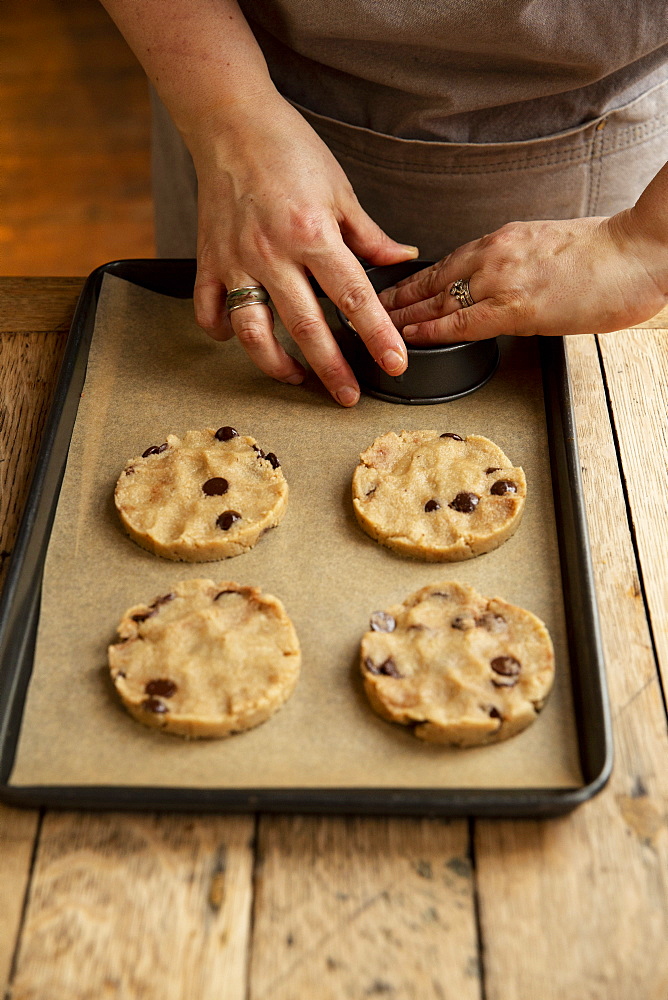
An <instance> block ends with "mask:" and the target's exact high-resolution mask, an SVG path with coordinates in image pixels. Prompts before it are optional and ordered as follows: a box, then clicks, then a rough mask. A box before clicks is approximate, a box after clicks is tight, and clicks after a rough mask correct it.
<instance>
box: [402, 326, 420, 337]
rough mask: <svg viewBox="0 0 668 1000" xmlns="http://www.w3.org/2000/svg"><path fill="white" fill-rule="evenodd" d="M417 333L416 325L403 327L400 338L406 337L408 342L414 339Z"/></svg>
mask: <svg viewBox="0 0 668 1000" xmlns="http://www.w3.org/2000/svg"><path fill="white" fill-rule="evenodd" d="M417 332H418V328H417V325H415V326H405V327H404V328H403V330H402V331H401V333H402V336H404V337H407V338H408V340H410V339H411V337H414V336H415V335H416V333H417Z"/></svg>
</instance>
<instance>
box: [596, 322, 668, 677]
mask: <svg viewBox="0 0 668 1000" xmlns="http://www.w3.org/2000/svg"><path fill="white" fill-rule="evenodd" d="M600 345H601V356H602V358H603V363H604V368H605V377H606V381H607V385H608V392H609V394H610V400H611V403H612V407H613V412H614V415H615V428H616V431H617V442H618V447H619V452H620V456H621V460H622V470H623V475H624V480H625V483H626V490H627V494H628V500H629V504H630V506H631V516H632V520H633V527H634V532H635V539H636V544H637V546H638V553H639V555H640V564H641V566H642V576H643V586H644V590H645V595H646V597H647V604H648V607H649V613H650V619H651V623H652V633H653V637H654V642H655V644H656V652H657V655H658V658H659V664H660V668H661V673H662V676H663V682H664V688H665V690H667V691H668V546H666V545H665V544H663V545H661V544H657V540H658V539H661V540H662V541H665V538H666V529H668V330H625V331H623V332H620V333H616V334H608V335H607V336H605V337H601V338H600ZM648 459H651V460H648Z"/></svg>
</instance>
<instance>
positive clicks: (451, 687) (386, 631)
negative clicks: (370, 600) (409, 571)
mask: <svg viewBox="0 0 668 1000" xmlns="http://www.w3.org/2000/svg"><path fill="white" fill-rule="evenodd" d="M360 665H361V670H362V675H363V677H364V688H365V691H366V693H367V696H368V698H369V701H370V702H371V706H372V707H373V709H374V711H376V712H377V713H378V715H381V716H382V717H383V718H384V719H389V720H390V721H391V722H399V723H402V724H403V725H405V726H412V727H413V732H414V733H415V735H416V736H418V737H420V739H423V740H428V741H430V742H433V743H446V744H450V745H451V746H459V747H470V746H476V745H478V744H482V743H494V742H497V741H498V740H504V739H506V738H507V737H508V736H513V735H514V734H515V733H519V732H520V731H521V730H522V729H525V728H526V726H528V725H529V724H530V723H531V722H533V720H534V719H535V718H536V715H537V714H538V712H540V710H541V708H542V707H543V704H544V702H545V699H546V697H547V695H548V693H549V691H550V688H551V686H552V681H553V678H554V652H553V649H552V641H551V639H550V635H549V632H548V631H547V629H546V627H545V625H544V624H543V623H542V622H541V621H540V619H539V618H537V617H536V616H535V615H534V614H532V613H531V612H530V611H526V610H525V609H524V608H519V607H516V606H515V605H513V604H508V602H507V601H503V600H501V598H498V597H494V598H491V599H490V598H486V597H481V596H480V594H478V593H476V591H475V590H474V589H473V588H472V587H468V586H464V585H463V584H459V583H452V582H448V583H440V584H435V585H433V586H429V587H423V588H422V590H418V591H417V593H415V594H413V595H412V596H411V597H408V598H407V599H406V600H405V601H404V603H403V604H400V605H398V606H396V607H391V608H389V609H388V610H387V611H376V612H375V613H374V614H373V615H372V616H371V622H370V631H369V632H367V633H366V634H365V635H364V637H363V639H362V644H361V660H360Z"/></svg>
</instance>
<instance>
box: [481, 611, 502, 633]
mask: <svg viewBox="0 0 668 1000" xmlns="http://www.w3.org/2000/svg"><path fill="white" fill-rule="evenodd" d="M476 625H477V626H478V627H479V628H484V629H487V631H488V632H505V630H506V629H507V627H508V623H507V622H506V619H505V618H503V617H502V616H501V615H495V614H494V612H493V611H485V612H484V614H482V615H480V617H479V618H476Z"/></svg>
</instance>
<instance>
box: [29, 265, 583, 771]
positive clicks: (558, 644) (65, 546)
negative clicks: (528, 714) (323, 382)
mask: <svg viewBox="0 0 668 1000" xmlns="http://www.w3.org/2000/svg"><path fill="white" fill-rule="evenodd" d="M328 315H329V316H330V318H331V321H332V323H333V324H335V323H336V318H335V316H334V313H333V310H332V311H331V312H330V313H329V314H328ZM282 336H283V337H284V338H285V332H284V331H283V332H282ZM285 340H286V343H287V338H285ZM223 424H231V425H232V426H234V427H236V428H237V429H238V431H239V432H240V433H241V434H244V433H248V434H251V435H252V436H253V437H255V438H256V440H258V442H259V443H260V446H261V447H262V448H264V449H265V451H273V452H275V453H276V454H277V455H278V456H279V458H280V460H281V463H282V467H283V471H284V473H285V476H286V478H287V480H288V482H289V485H290V500H289V506H288V512H287V514H286V517H285V519H284V521H283V523H282V524H281V525H280V526H279V527H278V528H277V529H275V530H273V531H271V532H270V533H269V534H267V535H266V536H264V537H263V538H262V539H261V540H260V542H259V543H258V545H257V546H256V547H255V548H254V549H253V550H252V551H251V552H250V553H247V554H245V555H242V556H237V557H235V558H232V559H227V560H224V561H221V562H215V563H203V564H186V563H175V562H170V561H167V560H163V559H160V558H158V557H156V556H153V555H151V554H150V553H148V552H146V551H144V550H143V549H141V548H139V547H138V546H137V545H136V544H135V543H134V542H132V541H131V540H130V539H129V538H128V537H127V536H126V535H125V534H124V532H123V529H122V527H121V525H120V522H119V521H118V518H117V516H116V512H115V508H114V504H113V496H112V494H113V489H114V484H115V482H116V479H117V477H118V475H119V473H120V471H121V470H122V468H123V466H124V465H125V463H126V461H127V460H129V459H130V458H132V457H134V456H136V455H138V454H141V452H143V451H144V450H145V449H146V448H147V447H148V446H149V445H151V444H160V443H161V442H162V441H164V440H165V437H166V435H167V433H168V432H173V433H176V434H179V435H181V434H183V433H184V432H185V431H186V430H188V429H189V428H198V427H207V426H208V427H219V426H221V425H223ZM404 428H405V429H415V428H434V429H436V430H438V431H439V432H443V431H454V432H455V433H458V434H461V435H466V434H472V433H476V434H484V435H486V436H487V437H490V438H492V439H493V440H494V441H496V442H497V443H498V444H499V445H500V446H501V447H502V448H503V449H504V451H505V452H506V453H507V454H508V455H509V457H510V458H511V460H512V462H514V463H516V464H521V465H522V466H523V467H524V469H525V472H526V475H527V480H528V484H529V498H528V500H527V504H526V510H525V514H524V519H523V522H522V525H521V526H520V528H519V530H518V532H517V534H516V535H515V536H514V537H513V538H511V539H510V540H509V541H508V542H506V543H505V544H504V545H503V546H502V547H501V548H500V549H498V550H497V551H495V552H492V553H488V554H487V555H483V556H480V557H478V558H476V559H473V560H470V561H468V562H463V563H454V564H449V565H448V564H443V565H434V564H428V563H422V562H419V561H417V560H412V559H407V558H402V557H401V556H399V555H396V554H394V553H392V552H390V551H389V550H387V549H384V548H382V547H381V546H379V545H378V544H377V543H375V542H373V541H372V540H371V539H370V538H368V537H367V536H366V535H365V534H364V533H363V532H362V531H361V529H360V528H359V527H358V525H357V523H356V521H355V517H354V514H353V510H352V504H351V499H350V489H351V487H350V480H351V475H352V472H353V469H354V468H355V466H356V464H357V461H358V456H359V453H360V451H362V450H363V449H364V448H365V447H366V446H367V445H368V444H369V443H370V442H371V441H372V440H373V439H374V438H375V437H376V436H377V435H378V434H381V433H383V432H385V431H387V430H396V431H401V430H402V429H404ZM188 577H208V578H210V579H213V580H214V581H216V582H218V581H226V580H234V581H236V582H239V583H244V584H252V585H255V586H259V587H261V588H262V589H264V590H266V591H268V592H269V593H273V594H276V595H277V596H278V597H280V598H281V599H282V600H283V601H284V603H285V605H286V608H287V610H288V613H289V614H290V616H291V617H292V619H293V621H294V623H295V626H296V629H297V633H298V635H299V638H300V642H301V646H302V653H303V668H302V676H301V680H300V682H299V685H298V687H297V689H296V691H295V693H294V695H293V696H292V698H291V699H290V701H289V702H288V703H287V704H286V705H285V707H283V708H282V709H281V710H280V711H279V712H278V713H277V715H275V716H274V717H273V718H272V719H271V720H270V721H268V722H266V723H265V724H263V725H261V726H259V727H258V728H257V729H254V730H251V731H249V732H247V733H243V734H240V735H236V736H233V737H231V738H229V739H227V740H215V741H192V742H188V741H184V740H183V739H181V738H179V737H175V736H169V735H165V734H163V733H160V732H157V731H156V730H151V729H148V728H146V727H143V726H141V725H140V724H138V723H137V722H135V721H134V720H133V719H132V718H130V716H129V715H127V714H126V712H125V711H124V709H123V708H122V707H121V705H120V703H119V701H118V699H117V697H116V694H115V691H114V689H113V686H112V685H111V682H110V680H109V678H108V673H107V667H106V647H107V644H108V643H109V642H110V641H113V639H114V638H115V626H116V624H117V622H118V619H119V618H120V616H121V614H122V612H123V611H124V610H125V609H126V608H127V607H128V606H130V605H132V604H135V603H137V602H138V601H145V600H150V599H152V598H153V597H155V596H157V595H158V594H161V593H164V592H165V591H167V590H169V589H170V587H171V586H172V584H173V583H174V582H176V581H177V580H182V579H184V578H188ZM447 579H454V580H460V581H463V582H466V583H470V584H472V585H473V586H474V587H476V588H477V589H478V590H479V591H480V592H481V593H483V594H486V595H489V596H492V595H499V596H502V597H504V598H506V599H508V600H509V601H512V602H514V603H518V604H521V605H523V606H525V607H527V608H529V609H531V610H532V611H534V612H535V613H536V614H537V615H539V617H540V618H542V619H543V620H544V621H545V622H546V624H547V625H548V627H549V629H550V632H551V633H552V637H553V639H554V644H555V650H556V659H557V677H556V684H555V689H554V691H553V693H552V695H551V696H550V698H549V700H548V704H547V706H546V708H545V709H544V711H543V713H542V714H541V715H540V716H539V718H538V719H537V721H536V722H535V723H534V724H533V725H532V726H531V727H530V728H529V729H528V730H526V731H525V732H524V733H522V734H520V735H519V736H516V737H514V738H513V739H511V740H508V741H507V742H504V743H501V744H498V745H496V746H488V747H483V748H476V749H467V750H458V749H449V748H444V747H438V746H430V745H428V744H425V743H423V742H421V741H420V740H417V739H416V738H415V737H414V736H413V735H412V734H411V733H410V731H409V730H407V729H405V728H403V727H399V726H394V725H391V724H389V723H386V722H384V721H383V720H381V719H379V718H378V717H377V716H376V715H374V714H373V712H372V711H371V710H370V708H369V707H368V704H367V702H366V698H365V696H364V692H363V689H362V684H361V679H360V676H359V672H358V667H357V657H358V645H359V640H360V637H361V635H362V633H363V632H364V631H365V630H366V628H367V627H368V626H367V623H368V620H369V614H370V613H371V612H372V611H374V610H376V609H380V608H384V607H386V606H387V605H389V604H392V603H395V602H398V601H401V600H403V598H404V597H405V596H406V595H408V594H410V593H412V592H413V591H414V590H416V589H417V588H419V587H421V586H424V585H425V584H427V583H431V582H437V581H443V580H447ZM560 588H561V583H560V574H559V558H558V552H557V544H556V533H555V523H554V511H553V503H552V492H551V484H550V470H549V461H548V448H547V441H546V430H545V418H544V410H543V397H542V388H541V381H540V372H539V367H538V361H537V351H536V345H535V344H534V343H533V341H531V340H528V341H524V340H521V341H520V340H513V339H512V338H508V342H507V343H505V344H504V345H503V360H502V364H501V367H500V369H499V371H498V373H497V374H496V375H495V377H494V378H493V379H492V380H491V382H489V383H488V385H487V386H485V387H484V388H483V389H481V390H479V391H478V392H476V393H474V394H473V395H471V396H468V397H466V398H465V399H463V400H459V401H456V402H453V403H445V404H438V405H434V406H420V407H408V406H403V405H397V404H392V403H384V402H381V401H379V400H376V399H371V398H366V397H362V400H361V402H360V403H359V405H358V406H356V407H354V408H353V409H351V410H343V409H341V408H340V407H338V406H337V405H336V404H335V403H333V402H332V401H330V399H329V397H328V396H327V394H326V393H325V391H324V390H323V389H322V388H321V387H320V385H319V383H318V382H317V380H316V379H315V378H314V377H313V376H312V375H311V376H309V381H308V383H307V387H306V388H304V387H292V386H285V385H281V384H279V383H277V382H274V381H273V380H271V379H269V378H267V377H266V376H264V375H263V374H262V373H261V372H259V371H258V370H257V369H256V368H255V367H254V365H252V364H251V363H250V362H249V361H248V360H247V358H246V356H245V354H244V352H243V350H242V348H241V347H240V345H239V344H238V343H237V342H236V341H231V342H229V343H226V344H216V343H214V342H213V341H211V340H209V339H208V338H207V337H206V336H205V335H204V334H203V333H202V332H201V331H200V330H199V329H198V328H197V327H196V326H195V324H194V320H193V315H192V303H191V302H190V301H184V300H177V299H172V298H169V297H165V296H161V295H157V294H154V293H152V292H148V291H145V290H143V289H141V288H138V287H136V286H134V285H132V284H130V283H128V282H125V281H122V280H120V279H118V278H115V277H110V276H106V277H105V279H104V285H103V288H102V292H101V296H100V300H99V306H98V313H97V323H96V327H95V334H94V339H93V344H92V348H91V352H90V359H89V364H88V374H87V378H86V384H85V389H84V393H83V396H82V399H81V405H80V407H79V413H78V417H77V421H76V426H75V429H74V435H73V438H72V443H71V447H70V452H69V459H68V463H67V470H66V474H65V479H64V483H63V487H62V492H61V496H60V502H59V506H58V511H57V515H56V519H55V523H54V527H53V533H52V537H51V542H50V545H49V550H48V555H47V561H46V570H45V576H44V585H43V594H42V610H41V619H40V624H39V633H38V639H37V649H36V660H35V668H34V672H33V675H32V679H31V682H30V687H29V691H28V696H27V703H26V707H25V713H24V719H23V726H22V730H21V736H20V743H19V746H18V752H17V756H16V763H15V767H14V772H13V775H12V779H11V781H12V784H14V785H25V784H45V785H50V784H65V785H84V784H96V785H100V784H103V785H105V784H108V785H162V786H191V787H200V786H203V787H221V788H225V787H228V788H232V787H235V788H240V787H249V788H257V787H265V788H266V787H335V786H340V787H354V786H357V787H359V786H378V787H381V786H383V787H408V788H417V787H436V788H439V787H440V788H443V787H453V788H455V787H457V788H461V787H469V788H481V787H496V788H511V787H528V786H537V787H573V786H578V785H581V784H582V778H581V775H580V770H579V764H578V754H577V739H576V733H575V725H574V718H573V710H572V705H571V696H570V683H569V678H568V660H567V649H566V642H565V628H564V614H563V606H562V597H561V589H560Z"/></svg>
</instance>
